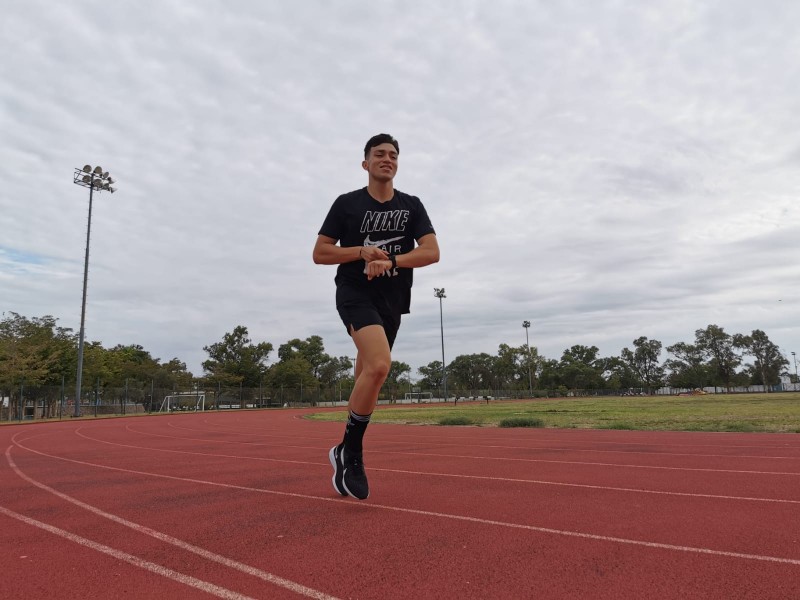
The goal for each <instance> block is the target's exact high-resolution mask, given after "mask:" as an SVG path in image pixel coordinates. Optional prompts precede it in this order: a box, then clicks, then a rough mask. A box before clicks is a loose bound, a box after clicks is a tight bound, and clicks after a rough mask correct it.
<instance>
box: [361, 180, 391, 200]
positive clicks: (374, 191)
mask: <svg viewBox="0 0 800 600" xmlns="http://www.w3.org/2000/svg"><path fill="white" fill-rule="evenodd" d="M367 192H369V195H370V196H372V197H373V198H374V199H375V200H377V201H378V202H388V201H389V200H391V199H392V198H394V185H392V182H391V180H390V181H386V182H384V181H375V180H374V179H373V180H370V182H369V183H368V184H367Z"/></svg>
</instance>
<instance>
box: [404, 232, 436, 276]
mask: <svg viewBox="0 0 800 600" xmlns="http://www.w3.org/2000/svg"><path fill="white" fill-rule="evenodd" d="M417 244H418V245H417V247H416V248H414V249H413V250H412V251H411V252H406V253H405V254H398V255H397V257H396V260H397V266H398V267H403V268H406V269H413V268H416V267H427V266H428V265H432V264H433V263H437V262H439V242H438V241H437V239H436V234H435V233H429V234H427V235H423V236H422V237H421V238H419V239H418V240H417Z"/></svg>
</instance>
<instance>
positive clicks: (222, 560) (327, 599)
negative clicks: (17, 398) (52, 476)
mask: <svg viewBox="0 0 800 600" xmlns="http://www.w3.org/2000/svg"><path fill="white" fill-rule="evenodd" d="M11 448H12V446H9V447H8V448H7V449H6V460H7V461H8V464H9V466H10V467H11V468H12V469H13V470H14V472H15V473H16V474H17V475H18V476H19V477H21V478H22V479H24V480H25V481H27V482H28V483H30V484H31V485H34V486H36V487H38V488H39V489H42V490H44V491H46V492H48V493H50V494H53V495H54V496H57V497H59V498H61V499H62V500H66V501H67V502H70V503H72V504H74V505H75V506H79V507H80V508H83V509H84V510H88V511H89V512H91V513H94V514H96V515H98V516H100V517H103V518H105V519H108V520H110V521H113V522H115V523H118V524H120V525H123V526H125V527H128V528H130V529H133V530H134V531H137V532H139V533H143V534H145V535H149V536H151V537H154V538H156V539H157V540H159V541H162V542H166V543H168V544H172V545H173V546H177V547H178V548H180V549H182V550H186V551H188V552H193V553H194V554H197V555H199V556H202V557H203V558H205V559H208V560H210V561H213V562H216V563H219V564H221V565H224V566H226V567H229V568H231V569H236V570H237V571H241V572H242V573H247V574H248V575H252V576H253V577H258V578H259V579H262V580H263V581H266V582H269V583H272V584H274V585H277V586H280V587H282V588H285V589H287V590H290V591H292V592H295V593H297V594H301V595H303V596H306V597H308V598H314V599H316V600H337V599H336V597H335V596H329V595H328V594H324V593H322V592H320V591H318V590H315V589H312V588H309V587H306V586H304V585H300V584H299V583H295V582H294V581H290V580H289V579H284V578H283V577H278V576H277V575H273V574H272V573H267V572H266V571H262V570H261V569H257V568H255V567H251V566H250V565H246V564H244V563H240V562H238V561H235V560H232V559H230V558H227V557H225V556H222V555H220V554H216V553H214V552H211V551H209V550H206V549H205V548H200V547H199V546H194V545H193V544H190V543H188V542H184V541H183V540H180V539H178V538H175V537H172V536H171V535H167V534H165V533H162V532H160V531H156V530H155V529H151V528H149V527H147V526H145V525H140V524H139V523H134V522H133V521H128V520H127V519H123V518H122V517H119V516H117V515H114V514H112V513H107V512H105V511H104V510H102V509H99V508H97V507H95V506H92V505H91V504H86V503H85V502H82V501H80V500H78V499H77V498H73V497H72V496H68V495H67V494H64V493H62V492H59V491H58V490H56V489H54V488H51V487H50V486H48V485H45V484H44V483H41V482H39V481H36V480H35V479H33V478H32V477H29V476H28V475H26V474H25V473H24V472H23V471H22V469H20V468H19V467H18V466H17V464H16V463H15V462H14V459H13V458H12V457H11Z"/></svg>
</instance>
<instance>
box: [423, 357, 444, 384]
mask: <svg viewBox="0 0 800 600" xmlns="http://www.w3.org/2000/svg"><path fill="white" fill-rule="evenodd" d="M417 371H418V372H419V374H420V375H421V376H422V377H421V379H420V380H419V381H418V382H417V383H418V385H419V387H420V388H422V389H429V390H435V389H438V388H440V387H441V386H442V361H440V360H434V361H431V362H429V363H428V364H427V365H425V366H423V367H420V368H419V369H417Z"/></svg>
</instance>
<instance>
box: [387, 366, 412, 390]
mask: <svg viewBox="0 0 800 600" xmlns="http://www.w3.org/2000/svg"><path fill="white" fill-rule="evenodd" d="M409 373H411V367H410V366H409V365H408V364H407V363H404V362H400V361H397V360H393V361H392V366H391V368H390V369H389V374H388V375H387V376H386V382H385V384H384V385H386V384H388V385H389V386H393V387H398V386H399V385H401V384H402V383H403V382H406V383H407V382H408V374H409ZM404 375H405V379H403V376H404Z"/></svg>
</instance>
